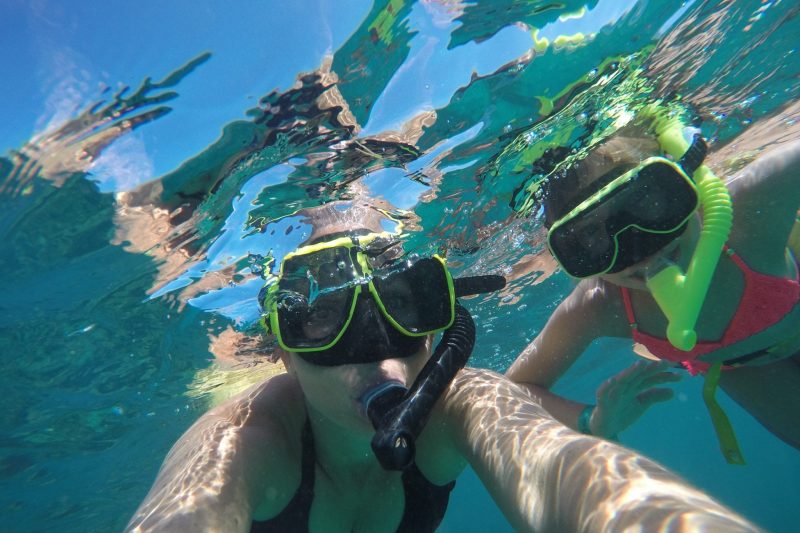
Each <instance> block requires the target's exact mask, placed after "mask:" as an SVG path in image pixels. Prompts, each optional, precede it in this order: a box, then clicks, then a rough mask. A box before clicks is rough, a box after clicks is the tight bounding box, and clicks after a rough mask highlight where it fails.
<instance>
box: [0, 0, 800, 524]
mask: <svg viewBox="0 0 800 533" xmlns="http://www.w3.org/2000/svg"><path fill="white" fill-rule="evenodd" d="M799 14H800V5H798V2H796V1H790V0H776V1H763V0H738V1H733V0H718V1H706V2H703V1H700V0H689V1H671V0H649V1H648V0H641V1H635V0H625V1H622V0H588V1H573V0H564V1H562V2H543V1H541V2H540V1H525V0H491V1H470V2H464V1H459V0H419V1H411V0H375V1H374V2H369V1H366V0H297V1H291V2H285V1H278V0H263V1H249V2H217V1H211V0H192V1H190V0H175V1H171V2H155V1H140V2H123V1H122V0H110V1H105V2H68V1H63V0H62V1H55V0H33V1H25V0H4V2H2V3H1V4H0V117H2V126H1V127H0V247H1V248H2V253H0V286H1V287H2V291H1V292H0V293H1V294H2V298H1V299H0V356H1V357H2V359H0V365H2V372H0V395H2V409H0V531H15V532H34V531H51V530H58V531H62V532H73V531H74V532H85V531H120V530H122V529H123V528H124V526H125V524H126V523H127V521H128V519H129V518H130V517H131V515H132V514H133V512H134V510H135V509H136V507H137V506H138V504H139V503H140V502H141V500H142V499H143V498H144V496H145V494H146V493H147V491H148V489H149V487H150V485H151V484H152V482H153V480H154V479H155V475H156V472H157V470H158V467H159V466H160V464H161V461H162V460H163V458H164V456H165V455H166V453H167V451H168V450H169V448H170V446H171V445H172V444H173V443H174V442H175V440H176V439H177V438H178V437H179V435H180V434H181V433H182V432H183V431H185V430H186V429H187V428H188V427H189V425H191V423H192V422H193V421H194V420H195V419H197V417H198V416H200V414H201V413H203V412H204V411H205V410H207V409H208V408H209V406H210V405H213V404H214V403H216V402H218V401H220V400H221V399H222V398H224V397H227V396H228V395H230V394H232V392H233V391H235V390H238V389H240V388H241V387H243V386H246V384H247V383H249V382H250V381H252V380H253V379H254V378H255V377H262V376H264V375H267V374H269V373H270V372H273V371H275V367H274V365H273V364H272V362H271V360H270V357H269V351H270V346H269V345H268V344H267V345H266V346H265V345H264V341H263V339H261V338H260V334H259V330H258V324H257V321H258V318H259V309H258V306H257V303H256V295H257V293H258V291H259V289H260V288H261V287H262V286H263V284H264V280H263V277H262V276H263V271H262V265H263V264H264V262H265V261H267V260H268V259H270V258H274V259H276V261H277V262H279V261H280V259H281V257H282V256H283V255H284V254H286V253H287V252H288V251H290V250H292V249H293V248H294V247H296V246H297V245H298V243H300V242H302V241H303V240H304V239H305V238H307V237H308V235H309V231H310V228H309V227H308V226H307V225H306V224H305V222H304V221H303V218H302V217H300V216H297V215H296V213H297V211H298V210H300V209H303V208H307V207H312V206H317V205H322V204H325V203H329V202H332V201H342V202H352V203H365V202H368V203H369V204H370V205H372V206H376V208H377V209H379V210H380V212H381V214H382V216H383V217H384V218H385V225H386V227H387V229H393V230H397V231H400V230H402V232H403V235H404V241H403V247H404V250H405V252H406V253H409V254H412V253H427V252H432V251H437V252H439V253H442V254H447V257H448V264H449V265H450V266H451V267H452V268H453V271H454V273H455V274H468V275H472V274H478V273H500V274H504V275H505V276H506V277H507V278H508V280H509V283H508V286H507V287H506V289H505V290H504V291H503V292H502V294H493V295H487V296H481V297H478V298H475V299H473V300H472V301H471V305H470V309H471V310H472V311H473V312H474V314H475V319H476V320H475V321H476V324H477V325H478V338H477V345H476V348H475V351H474V353H473V356H472V360H471V362H470V364H471V365H472V366H478V367H485V368H490V369H493V370H497V371H500V372H502V371H504V370H505V369H506V368H507V367H508V366H509V365H510V364H511V362H512V361H513V360H514V359H515V358H516V356H517V354H518V353H519V352H520V351H521V350H522V349H523V348H524V347H525V346H527V344H528V343H529V342H530V341H531V340H532V339H533V338H534V336H535V335H536V334H537V333H538V331H539V330H540V329H541V328H542V326H543V325H544V323H545V321H546V319H547V317H548V316H549V314H550V313H551V312H552V311H553V309H554V308H555V306H556V305H557V304H558V302H559V301H560V300H561V299H562V298H564V297H565V296H566V295H567V294H568V293H569V291H570V290H571V289H572V287H573V281H572V280H570V278H569V277H568V276H567V275H566V274H565V273H564V272H562V271H561V270H560V269H558V268H557V267H556V264H555V263H554V261H553V260H552V258H551V257H550V256H549V255H548V253H547V251H546V247H545V245H544V230H543V227H542V221H541V218H540V213H539V203H538V201H539V197H538V194H537V192H538V190H539V187H538V185H539V184H540V183H541V180H542V175H541V173H540V172H537V170H536V169H535V168H534V167H533V166H532V163H533V161H534V160H535V159H536V157H537V154H538V155H541V153H542V150H544V148H542V147H543V146H551V145H553V143H556V142H558V143H560V144H562V145H565V146H566V145H569V146H570V147H571V148H572V149H573V150H574V151H576V152H579V151H580V150H582V149H585V147H586V146H587V144H588V142H589V141H590V139H591V138H592V136H593V135H595V136H596V135H598V134H599V133H598V132H601V131H606V130H608V129H609V128H612V127H613V126H614V124H615V123H616V121H617V120H618V119H619V118H620V117H621V116H627V115H630V114H633V113H635V112H636V110H637V109H639V108H640V107H641V106H643V105H645V104H646V103H647V102H648V101H651V100H653V99H663V100H669V101H677V100H679V101H680V102H681V103H682V105H685V106H686V107H687V108H690V109H692V110H694V112H695V113H697V115H698V116H700V117H701V118H702V119H703V122H702V125H701V130H702V132H703V134H704V136H705V137H706V138H707V139H708V140H709V145H710V151H711V155H710V159H709V161H710V164H711V166H712V167H713V168H714V169H715V170H716V171H717V173H718V174H719V175H723V176H726V175H730V174H731V173H732V172H733V171H734V170H736V169H738V168H741V166H742V165H743V164H744V163H746V162H748V161H751V160H752V159H753V158H754V157H755V156H756V155H757V154H759V153H762V152H764V151H766V150H768V149H769V148H770V147H771V146H774V145H776V144H778V143H782V142H786V141H787V140H790V139H798V138H800V126H799V125H798V118H799V115H800V105H798V95H799V94H800V52H799V51H798V45H799V44H800V42H799V41H798V37H797V36H798V35H800V17H798V15H799ZM798 180H800V176H798ZM630 348H631V342H630V341H621V340H618V339H616V340H607V341H597V342H596V343H595V344H594V345H593V346H592V348H591V350H590V352H589V354H588V355H587V356H585V357H583V358H581V361H580V362H579V363H578V364H576V365H574V367H573V368H572V369H571V370H570V372H569V373H568V374H567V375H566V376H564V377H563V378H562V379H561V380H560V382H559V384H558V386H557V387H556V389H555V390H556V391H557V392H561V393H564V394H565V395H567V396H569V397H571V398H575V399H578V400H581V401H586V402H591V401H592V400H593V398H594V391H595V390H596V388H597V386H598V385H599V384H600V383H601V382H602V381H603V380H605V379H606V378H608V377H609V376H610V375H612V374H613V373H615V372H617V371H619V370H621V369H623V368H625V367H626V366H628V365H630V364H631V363H632V362H633V361H634V360H635V359H636V356H635V355H634V354H633V353H632V352H631V349H630ZM675 389H676V396H675V399H674V400H672V401H670V402H667V403H664V404H659V405H657V406H655V407H653V408H652V409H650V410H649V411H648V412H647V413H646V414H645V416H644V417H643V418H642V420H641V421H640V422H639V423H638V424H636V425H635V426H633V427H632V428H631V429H629V430H628V431H626V432H625V433H624V434H623V435H622V436H621V442H622V444H624V445H625V446H628V447H631V448H634V449H636V450H639V451H641V452H643V453H644V454H646V455H648V456H649V457H652V458H654V459H655V460H657V461H659V462H660V463H662V464H663V465H665V466H667V467H668V468H670V469H672V470H674V471H676V472H678V473H679V474H680V475H681V476H683V477H684V478H686V479H687V480H689V481H690V482H691V483H693V484H694V485H696V486H698V487H700V488H702V489H704V490H706V491H707V492H709V493H710V494H712V495H713V496H714V497H715V498H716V499H718V500H719V501H721V502H722V503H724V504H725V505H727V506H729V507H731V508H733V509H735V510H737V511H739V512H740V513H742V514H743V515H744V516H745V517H747V518H749V519H751V520H752V521H754V522H755V523H757V524H759V525H760V526H762V527H763V528H765V529H766V530H768V531H775V532H787V533H788V532H793V531H797V530H798V529H799V528H800V526H798V520H797V519H796V517H795V512H796V502H797V500H798V497H799V496H800V454H798V452H797V450H795V449H793V448H790V447H789V446H788V445H786V444H784V443H783V442H781V441H779V440H778V439H776V438H775V437H774V436H773V435H771V434H770V433H768V432H767V430H765V429H764V428H763V427H762V426H761V425H760V424H759V423H757V422H756V421H755V420H754V419H753V418H752V417H750V416H749V415H748V414H747V413H745V412H744V411H743V410H742V409H741V408H739V407H738V406H737V405H736V404H735V403H733V402H732V401H731V400H730V399H729V398H727V397H726V396H725V395H724V394H722V393H720V394H719V396H720V403H721V404H722V405H723V407H724V408H725V411H726V412H727V413H728V415H729V416H730V418H731V421H732V423H733V425H734V427H735V428H736V432H737V435H738V436H739V440H740V443H741V447H742V450H743V452H744V455H745V457H746V459H747V464H746V466H731V465H729V464H727V463H726V462H725V459H724V458H723V457H722V454H721V453H720V452H719V449H718V446H717V442H716V438H715V435H714V431H713V428H712V426H711V424H710V421H709V418H708V413H707V411H706V410H705V407H704V405H703V403H702V393H701V389H702V380H701V379H699V378H697V379H688V378H686V379H683V380H682V381H681V382H680V383H678V384H677V385H676V386H675ZM798 423H800V414H799V415H798ZM487 530H491V531H496V532H499V531H511V528H510V526H509V525H508V524H507V523H506V521H505V519H504V518H503V516H502V514H501V513H500V512H499V511H498V510H497V509H496V508H495V506H494V504H493V503H492V501H491V500H490V498H489V497H488V495H487V494H486V493H485V491H484V489H483V488H482V486H481V485H480V482H479V480H478V479H477V476H476V475H475V474H474V473H472V472H468V473H466V474H465V475H463V476H462V477H461V478H460V479H459V481H458V483H457V485H456V489H455V491H454V493H453V497H452V499H451V504H450V506H449V508H448V512H447V515H446V516H445V519H444V521H443V523H442V525H441V527H440V531H445V532H448V531H451V532H478V531H487Z"/></svg>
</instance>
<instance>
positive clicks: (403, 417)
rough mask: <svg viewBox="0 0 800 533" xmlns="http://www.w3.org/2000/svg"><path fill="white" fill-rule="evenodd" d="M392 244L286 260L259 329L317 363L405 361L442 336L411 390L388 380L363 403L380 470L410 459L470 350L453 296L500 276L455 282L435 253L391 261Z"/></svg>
mask: <svg viewBox="0 0 800 533" xmlns="http://www.w3.org/2000/svg"><path fill="white" fill-rule="evenodd" d="M396 244H398V241H397V239H395V238H393V236H392V235H391V234H388V233H371V234H368V235H363V236H347V237H340V238H337V239H333V240H331V241H327V242H323V243H319V244H313V245H309V246H305V247H303V248H300V249H298V250H297V251H295V252H293V253H290V254H287V255H286V256H285V258H284V260H283V261H282V263H281V267H280V272H279V274H278V276H277V279H274V278H273V279H271V280H268V285H267V286H265V288H264V289H262V293H261V294H260V295H259V299H260V301H261V304H262V308H263V309H264V312H265V314H264V316H263V317H262V320H261V323H262V325H263V326H264V327H265V328H266V329H267V331H268V332H270V333H272V334H274V335H275V336H276V338H277V340H278V343H279V345H280V346H281V347H282V348H283V349H284V350H287V351H291V352H295V353H297V354H298V356H300V357H302V358H303V359H305V360H306V361H307V362H309V363H311V364H315V365H322V366H335V365H343V364H360V363H370V362H377V361H381V360H384V359H390V358H400V357H409V356H412V355H414V354H417V353H419V351H420V350H421V349H423V348H424V344H425V340H426V339H427V336H428V335H432V334H435V333H438V332H442V338H441V340H440V342H439V343H438V345H437V346H436V348H435V349H434V350H433V354H432V355H431V357H430V359H429V360H428V361H427V362H426V364H425V366H424V367H423V369H422V370H421V371H420V373H419V375H418V376H417V378H416V380H415V381H414V383H413V384H412V385H411V387H410V388H409V389H406V388H405V387H403V386H402V385H400V384H397V383H386V384H384V385H382V386H379V387H378V388H376V389H374V390H372V391H369V392H368V393H367V395H366V397H365V398H363V399H362V403H363V405H364V408H365V410H366V413H367V416H368V417H369V419H370V422H371V423H372V425H373V427H374V428H375V435H374V437H373V440H372V449H373V451H374V453H375V455H376V456H377V458H378V460H379V462H380V463H381V465H382V466H383V467H384V468H385V469H387V470H403V469H405V468H407V467H408V466H409V465H410V464H411V463H412V462H413V460H414V454H415V441H416V438H417V437H418V436H419V435H420V433H421V432H422V429H423V428H424V426H425V423H426V422H427V419H428V417H429V415H430V413H431V410H432V409H433V406H434V404H435V403H436V401H437V400H438V399H439V397H440V396H441V395H442V393H443V392H444V390H445V389H446V388H447V387H448V386H449V384H450V382H451V381H452V380H453V379H454V378H455V375H456V374H457V373H458V371H459V370H460V369H461V368H463V367H464V365H466V362H467V360H468V359H469V356H470V355H471V353H472V348H473V346H474V342H475V325H474V323H473V321H472V317H471V316H470V314H469V312H468V311H467V310H466V309H464V308H463V307H462V306H461V305H460V304H459V303H458V301H457V298H458V297H459V296H467V295H472V294H478V293H481V292H490V291H495V290H499V289H501V288H503V287H504V286H505V278H503V277H502V276H475V277H469V278H459V279H453V277H452V275H451V274H450V272H449V270H448V269H447V266H446V264H445V261H444V259H443V258H441V257H439V256H436V255H434V256H432V257H421V258H419V257H415V258H411V259H406V258H403V260H401V261H396V260H393V259H395V258H394V257H392V255H393V251H392V250H393V248H394V247H395V245H396ZM394 250H395V251H396V250H397V248H394Z"/></svg>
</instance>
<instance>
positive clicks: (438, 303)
mask: <svg viewBox="0 0 800 533" xmlns="http://www.w3.org/2000/svg"><path fill="white" fill-rule="evenodd" d="M373 283H374V285H375V290H376V291H377V293H378V297H379V298H380V301H381V303H382V304H383V308H384V310H385V311H386V314H388V315H389V316H390V317H391V319H392V320H394V321H395V322H397V323H398V324H399V325H400V326H401V327H402V328H403V329H405V330H406V331H408V332H409V333H413V334H420V335H422V334H425V333H431V332H434V331H437V330H440V329H444V328H446V327H448V326H450V324H451V323H452V322H453V317H454V314H453V305H454V303H455V296H454V294H453V291H452V288H451V284H450V283H449V277H448V274H447V270H446V268H445V266H444V264H443V263H442V262H441V260H439V259H437V258H434V257H428V258H424V259H420V260H418V261H417V262H415V263H414V264H413V265H412V266H411V267H409V268H406V269H404V270H402V271H397V272H391V273H389V274H387V275H381V274H380V273H378V272H376V273H375V277H374V278H373Z"/></svg>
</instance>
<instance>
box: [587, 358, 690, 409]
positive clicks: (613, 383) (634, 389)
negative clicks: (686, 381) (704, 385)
mask: <svg viewBox="0 0 800 533" xmlns="http://www.w3.org/2000/svg"><path fill="white" fill-rule="evenodd" d="M669 368H670V363H669V362H667V361H656V362H652V361H638V362H636V363H634V364H633V365H631V366H630V367H628V368H626V369H625V370H623V371H622V372H620V373H619V374H617V375H615V376H613V377H611V378H609V379H607V380H606V381H605V382H603V384H602V385H600V387H598V389H597V399H598V401H601V400H603V399H617V398H623V397H628V398H630V400H633V398H634V397H636V396H637V395H639V394H640V393H642V391H645V390H647V389H649V388H651V387H654V386H656V385H664V384H666V383H674V382H676V381H680V379H681V377H682V376H681V375H680V374H677V373H675V372H669V371H667V370H668V369H669Z"/></svg>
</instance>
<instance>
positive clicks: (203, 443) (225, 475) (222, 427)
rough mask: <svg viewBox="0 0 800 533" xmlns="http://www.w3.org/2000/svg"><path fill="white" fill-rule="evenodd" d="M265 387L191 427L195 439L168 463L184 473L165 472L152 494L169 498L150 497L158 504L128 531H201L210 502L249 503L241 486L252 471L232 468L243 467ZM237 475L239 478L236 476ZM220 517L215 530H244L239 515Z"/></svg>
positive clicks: (143, 511) (171, 454)
mask: <svg viewBox="0 0 800 533" xmlns="http://www.w3.org/2000/svg"><path fill="white" fill-rule="evenodd" d="M263 388H264V385H262V386H259V387H256V388H254V389H252V390H251V391H250V392H249V393H247V394H246V396H245V397H244V398H242V399H241V400H240V401H237V402H236V403H234V404H227V406H226V407H225V408H218V409H217V411H215V412H212V413H209V415H210V416H209V415H207V416H205V417H203V418H202V419H200V420H199V421H198V422H197V423H195V425H194V426H192V428H190V430H189V432H188V433H187V436H189V437H191V438H183V439H181V441H179V442H178V443H177V444H176V445H175V446H173V448H172V449H171V450H170V452H169V454H168V456H167V459H166V461H165V464H167V463H169V468H170V469H174V470H178V471H177V472H171V471H167V472H165V471H163V470H162V471H161V472H159V474H160V475H161V474H163V477H159V480H161V482H160V483H157V484H156V485H154V486H153V487H152V489H151V491H150V494H151V495H153V494H163V495H164V496H159V497H155V498H149V497H148V500H150V501H152V502H156V503H153V504H152V506H150V507H147V506H145V507H142V508H140V509H139V510H138V511H137V513H136V515H135V516H134V517H133V518H132V519H131V521H130V523H129V524H128V528H127V530H129V531H146V530H149V529H151V528H153V527H156V528H161V527H164V526H166V527H167V528H168V529H170V530H173V531H177V530H181V531H191V530H192V529H193V528H194V527H196V525H194V524H193V514H194V513H196V512H197V511H198V510H202V509H203V507H204V506H205V505H206V502H211V501H214V502H218V501H219V499H220V498H221V497H225V498H227V499H228V501H230V502H231V504H232V506H233V505H234V502H237V501H246V494H245V493H244V492H243V491H244V482H241V479H242V477H246V473H245V472H244V471H241V472H240V471H239V470H241V469H238V470H237V469H234V468H231V464H235V463H239V464H242V459H241V457H239V455H240V454H241V452H240V449H241V448H242V444H243V441H244V439H245V438H246V437H245V436H244V434H245V433H246V432H247V431H248V425H249V424H252V423H253V421H252V418H253V415H254V412H255V408H254V405H253V404H254V402H255V401H256V399H257V396H258V395H259V393H260V392H262V390H263ZM209 443H213V444H212V445H209ZM231 472H237V473H238V474H239V475H237V476H233V477H232V476H231ZM198 478H199V479H198ZM231 487H233V488H231ZM223 495H224V496H223ZM237 507H240V506H237ZM216 516H217V522H216V523H213V524H206V525H207V526H209V527H211V529H212V530H215V531H231V530H238V529H241V525H240V524H238V518H237V517H236V516H232V515H226V514H225V513H219V514H218V515H216Z"/></svg>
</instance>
